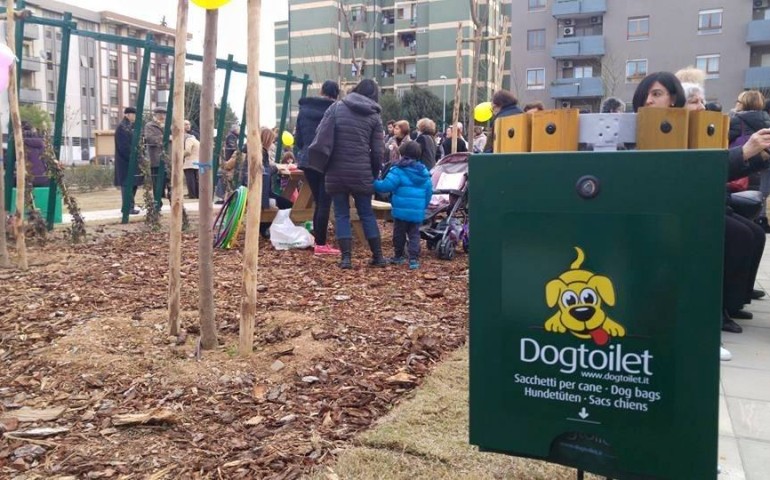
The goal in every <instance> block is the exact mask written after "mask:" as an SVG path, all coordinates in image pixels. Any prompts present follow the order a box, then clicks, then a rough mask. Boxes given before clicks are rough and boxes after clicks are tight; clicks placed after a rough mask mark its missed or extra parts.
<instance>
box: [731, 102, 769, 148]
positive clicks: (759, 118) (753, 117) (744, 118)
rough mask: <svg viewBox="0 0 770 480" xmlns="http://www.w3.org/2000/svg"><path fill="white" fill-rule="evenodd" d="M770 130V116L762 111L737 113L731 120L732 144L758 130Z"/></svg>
mask: <svg viewBox="0 0 770 480" xmlns="http://www.w3.org/2000/svg"><path fill="white" fill-rule="evenodd" d="M763 128H770V115H768V114H767V112H765V111H762V110H746V111H743V112H737V113H736V114H735V116H734V117H733V118H731V119H730V134H729V135H730V143H731V144H732V143H733V142H734V141H735V139H736V138H738V137H740V136H743V135H751V134H752V133H754V132H756V131H757V130H762V129H763Z"/></svg>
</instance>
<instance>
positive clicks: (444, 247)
mask: <svg viewBox="0 0 770 480" xmlns="http://www.w3.org/2000/svg"><path fill="white" fill-rule="evenodd" d="M456 248H457V242H456V241H455V240H453V239H451V238H445V239H444V240H442V241H441V243H440V244H439V246H438V258H440V259H441V260H452V259H453V258H454V257H455V249H456Z"/></svg>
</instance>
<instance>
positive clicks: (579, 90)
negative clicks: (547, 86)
mask: <svg viewBox="0 0 770 480" xmlns="http://www.w3.org/2000/svg"><path fill="white" fill-rule="evenodd" d="M603 96H604V82H602V79H601V77H588V78H559V79H557V80H555V81H553V82H552V83H551V98H589V97H603Z"/></svg>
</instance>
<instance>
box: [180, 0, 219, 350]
mask: <svg viewBox="0 0 770 480" xmlns="http://www.w3.org/2000/svg"><path fill="white" fill-rule="evenodd" d="M218 19H219V11H218V10H206V30H205V33H204V42H203V45H204V47H203V83H202V85H201V116H200V123H201V124H200V129H201V145H200V152H201V158H200V162H201V163H204V164H208V165H207V166H204V168H203V169H201V171H200V190H199V192H198V194H199V195H198V223H199V225H198V262H199V265H200V267H199V268H200V273H199V274H200V277H199V279H200V282H199V284H198V313H199V315H200V327H201V348H203V349H204V350H211V349H213V348H215V347H216V346H217V328H216V323H215V318H214V260H213V250H214V239H213V233H212V231H211V225H212V203H213V202H214V196H213V188H214V187H213V184H214V179H213V172H212V168H211V165H212V162H211V160H212V159H211V157H212V155H213V153H212V152H213V151H214V88H215V85H214V82H215V77H216V56H217V21H218ZM182 78H184V76H182ZM180 192H181V190H180Z"/></svg>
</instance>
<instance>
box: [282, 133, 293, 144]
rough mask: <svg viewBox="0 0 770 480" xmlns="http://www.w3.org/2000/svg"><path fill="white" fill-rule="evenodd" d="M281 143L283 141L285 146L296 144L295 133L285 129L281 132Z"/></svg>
mask: <svg viewBox="0 0 770 480" xmlns="http://www.w3.org/2000/svg"><path fill="white" fill-rule="evenodd" d="M281 143H283V145H284V146H285V147H291V146H293V145H294V135H292V134H291V132H286V131H284V132H283V133H282V134H281Z"/></svg>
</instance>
